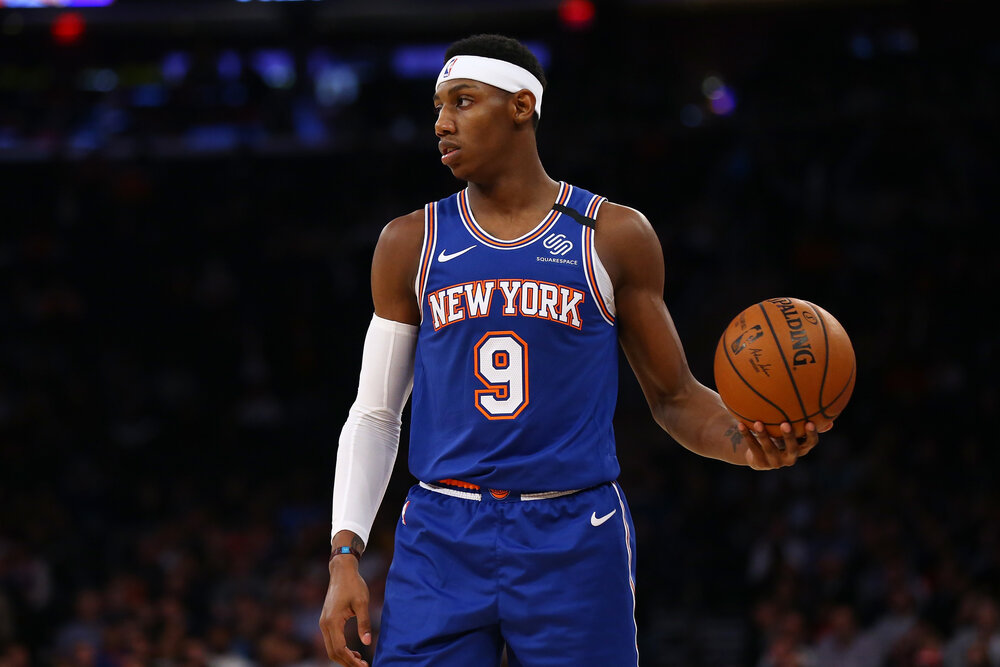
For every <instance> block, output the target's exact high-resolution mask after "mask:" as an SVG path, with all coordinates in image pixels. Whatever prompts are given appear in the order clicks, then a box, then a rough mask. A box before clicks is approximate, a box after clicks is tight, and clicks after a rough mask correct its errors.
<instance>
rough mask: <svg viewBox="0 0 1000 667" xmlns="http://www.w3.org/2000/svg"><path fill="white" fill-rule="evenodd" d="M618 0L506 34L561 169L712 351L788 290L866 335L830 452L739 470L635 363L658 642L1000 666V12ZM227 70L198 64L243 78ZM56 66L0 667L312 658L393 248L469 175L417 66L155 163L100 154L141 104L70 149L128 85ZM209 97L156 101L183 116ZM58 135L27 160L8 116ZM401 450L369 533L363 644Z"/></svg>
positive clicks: (18, 222) (19, 108)
mask: <svg viewBox="0 0 1000 667" xmlns="http://www.w3.org/2000/svg"><path fill="white" fill-rule="evenodd" d="M599 16H600V15H599ZM605 18H607V19H608V21H607V23H606V24H601V23H600V22H598V24H596V25H595V26H594V27H593V28H592V29H591V30H590V31H589V32H582V33H572V34H570V33H566V32H560V31H558V30H554V29H548V28H545V26H539V27H537V28H536V32H535V33H531V34H526V35H522V34H517V33H516V32H515V34H516V36H519V37H522V38H532V37H534V38H538V39H543V40H544V39H548V42H547V43H548V46H549V48H550V50H551V63H550V66H549V78H550V81H551V83H550V90H549V93H548V96H547V97H546V108H547V113H546V118H545V119H544V120H543V121H542V123H541V125H540V126H539V143H540V147H541V152H542V157H543V162H544V163H545V164H546V166H547V168H548V171H549V173H550V174H551V175H552V176H553V177H555V178H561V179H565V180H567V181H569V182H573V183H578V184H579V185H581V186H583V187H586V188H588V189H591V190H593V191H596V192H600V193H602V194H604V195H607V196H609V197H610V198H611V199H612V200H614V201H618V202H621V203H625V204H628V205H631V206H635V207H636V208H639V209H640V210H642V211H643V212H644V213H645V214H646V215H647V217H649V219H650V220H651V221H652V223H653V225H654V227H655V228H656V230H657V233H658V234H659V236H660V239H661V241H662V243H663V249H664V255H665V259H666V266H667V288H666V294H665V298H666V300H667V304H668V306H669V307H670V309H671V313H672V315H673V317H674V319H675V321H676V324H677V327H678V329H679V331H680V334H681V337H682V340H683V341H684V344H685V349H686V352H687V356H688V358H689V361H690V363H691V366H692V369H693V371H694V372H695V375H696V376H697V377H698V378H699V379H700V380H701V381H702V382H704V383H705V384H708V385H713V382H712V377H711V362H712V355H713V353H714V348H715V344H716V341H717V340H718V336H719V334H720V333H721V331H722V329H723V327H724V326H725V325H726V324H727V323H728V321H729V320H730V319H731V318H732V317H733V316H734V315H735V314H736V313H738V312H739V311H740V310H742V309H743V308H744V307H746V306H748V305H750V304H751V303H754V302H755V301H759V300H761V299H764V298H769V297H774V296H796V297H800V298H805V299H808V300H810V301H814V302H815V303H818V304H820V305H822V306H823V307H824V308H826V309H827V310H829V311H830V312H832V313H833V314H834V315H835V316H836V317H837V318H838V320H839V321H840V322H841V323H842V324H843V325H844V326H845V328H846V329H847V331H848V333H849V334H850V335H851V337H852V341H853V342H854V345H855V349H856V352H857V356H858V362H859V366H858V383H857V387H856V389H855V394H854V398H853V399H852V401H851V403H850V405H849V406H848V408H847V409H846V411H845V412H844V414H843V416H842V418H841V419H839V420H838V421H837V424H836V426H835V427H834V429H833V430H832V431H831V432H829V433H828V434H825V435H823V436H822V438H821V442H820V445H819V446H818V447H817V448H816V449H815V450H814V451H813V452H812V453H811V454H810V455H809V456H808V457H806V458H804V459H803V460H802V461H801V462H800V463H799V464H798V465H796V466H795V467H793V468H790V469H786V470H782V471H779V472H770V473H753V472H751V471H749V470H747V469H741V468H735V467H730V466H726V465H724V464H721V463H717V462H714V461H708V460H705V459H700V458H698V457H696V456H694V455H692V454H690V453H688V452H686V451H684V450H682V449H681V448H680V447H678V446H677V445H676V444H674V443H673V442H672V441H671V440H670V438H669V437H668V436H667V435H665V434H664V433H662V432H661V431H659V430H658V429H657V427H656V426H655V424H654V423H653V421H652V419H651V418H650V417H649V415H648V410H647V408H646V405H645V401H644V399H643V397H642V394H641V391H640V390H639V388H638V385H637V383H636V382H635V380H634V379H633V378H632V376H631V372H630V370H629V369H628V367H627V364H625V363H624V361H623V364H622V382H621V389H620V399H619V411H618V416H617V434H618V446H619V458H620V459H621V461H622V466H623V472H622V476H621V482H622V485H623V487H624V489H625V491H626V493H627V494H628V497H629V501H630V504H631V507H632V513H633V516H634V518H635V522H636V531H637V536H638V543H639V565H638V573H637V574H638V576H637V579H638V601H637V604H638V607H637V616H638V619H639V630H640V634H639V643H640V654H641V655H642V656H643V664H646V665H651V666H659V665H663V666H678V667H701V666H705V667H730V666H734V667H735V666H737V665H745V666H747V667H833V666H846V667H853V666H857V667H869V666H870V667H878V666H885V667H938V666H940V667H978V666H986V665H990V666H996V665H1000V490H998V486H997V484H996V483H995V477H996V474H995V471H996V470H998V469H1000V468H998V462H1000V461H998V459H1000V457H998V455H997V454H996V450H994V449H993V448H992V445H990V444H989V442H988V441H991V432H990V431H989V430H988V429H989V428H990V427H991V425H992V421H991V418H993V417H995V415H997V414H998V407H1000V406H998V399H1000V395H998V387H997V384H996V382H995V374H996V371H997V370H998V365H997V342H996V335H995V332H994V331H993V326H992V325H991V324H989V323H985V320H986V319H988V317H989V309H990V308H989V303H991V302H992V299H991V296H992V294H993V289H994V286H995V285H996V284H997V282H998V278H1000V275H998V273H1000V271H998V267H997V261H996V259H995V258H994V257H993V254H994V253H993V252H992V247H991V245H990V243H989V242H988V238H990V236H989V232H990V231H991V230H990V229H989V227H988V225H989V224H991V223H992V222H993V221H995V220H996V219H997V214H998V213H1000V211H998V206H997V203H998V196H997V183H998V182H1000V163H998V159H997V155H1000V131H998V126H997V122H996V119H997V118H998V117H1000V76H998V75H1000V39H998V38H997V37H996V36H995V35H992V34H989V32H988V30H987V28H986V26H985V25H984V23H983V22H981V21H979V20H978V17H976V16H974V15H973V14H971V13H970V12H969V11H965V10H961V7H959V10H956V11H953V12H951V13H950V14H947V15H939V14H937V13H935V12H931V11H917V10H916V9H913V8H912V7H909V6H908V5H905V4H904V5H893V6H891V7H881V8H879V7H875V8H871V7H869V8H867V9H866V8H859V7H855V6H851V7H849V8H846V9H835V8H832V7H831V8H822V9H812V10H808V11H807V10H804V9H798V10H789V11H787V12H781V11H779V10H773V9H772V10H763V9H759V10H732V11H731V12H726V11H718V12H706V13H699V12H691V13H686V12H672V13H664V14H662V15H660V14H654V15H652V16H649V17H646V18H645V20H642V21H636V20H634V19H631V18H630V17H628V16H626V15H624V14H622V15H614V14H613V13H611V12H610V11H609V12H608V14H606V15H605ZM482 28H483V26H478V25H477V26H475V29H477V30H478V29H482ZM465 32H466V31H463V32H462V33H461V34H457V35H450V36H449V38H457V37H459V36H462V35H464V34H465ZM512 32H513V31H512ZM434 37H435V38H436V37H438V35H435V36H434ZM445 41H447V39H445ZM3 48H5V47H2V46H0V52H2V51H3ZM122 48H124V47H122ZM144 48H152V47H150V46H149V45H146V46H145V47H144ZM225 48H228V45H226V44H220V45H218V47H217V49H218V50H219V51H221V50H224V49H225ZM38 52H39V53H44V49H42V48H41V47H39V48H38ZM212 53H216V52H212ZM609 54H614V58H611V57H609ZM216 55H217V53H216ZM123 57H124V56H123ZM130 57H131V56H130ZM52 60H53V62H55V61H57V60H58V61H59V62H58V66H59V67H60V68H72V62H71V59H67V58H64V57H61V56H60V57H57V56H52ZM81 62H83V61H81ZM81 66H82V65H81ZM88 66H89V65H88ZM205 76H206V77H207V78H206V79H204V80H201V81H200V82H194V83H192V82H188V83H186V84H185V83H181V84H178V85H179V86H180V88H179V89H184V87H185V86H188V88H187V90H189V91H200V93H199V95H201V97H199V98H198V99H223V97H224V96H221V93H220V92H219V91H221V88H222V87H223V86H224V85H226V84H225V82H224V81H221V79H220V80H219V81H217V82H216V83H217V84H218V90H215V89H213V85H214V84H213V79H212V76H209V75H207V74H206V75H205ZM220 76H221V75H220ZM304 78H305V77H301V78H300V80H304ZM2 80H3V77H0V83H2ZM67 80H75V79H73V77H69V78H68V79H67ZM59 81H60V80H59V79H58V78H57V79H55V80H53V81H52V82H50V86H51V87H50V88H48V89H46V91H45V95H44V97H45V98H46V99H49V100H60V99H65V100H68V104H69V106H68V107H65V106H64V107H60V109H62V111H57V110H49V109H48V106H47V105H48V104H49V102H39V101H38V100H37V99H35V97H33V94H32V93H30V91H29V92H24V91H21V92H12V89H11V88H10V86H9V85H6V84H5V85H6V87H3V86H0V100H2V102H3V103H2V104H0V158H2V159H0V191H2V209H0V666H2V667H22V666H25V665H56V666H59V667H90V666H96V667H119V666H121V667H125V666H132V665H162V666H164V667H169V666H178V667H180V666H191V667H194V666H198V665H210V666H212V667H242V666H251V665H266V666H279V665H293V666H299V667H304V666H306V665H326V664H328V663H327V661H326V659H325V650H324V648H323V644H322V639H321V637H320V636H319V633H318V625H317V622H318V617H319V612H320V609H321V607H322V603H323V597H324V595H325V592H326V584H327V570H326V566H327V563H326V560H327V554H328V545H329V515H330V512H329V501H330V497H331V490H332V480H333V472H334V471H333V468H334V460H335V456H336V442H337V437H338V434H339V429H340V426H341V424H342V422H343V419H344V418H345V416H346V413H347V409H348V407H349V405H350V403H351V401H352V400H353V396H354V391H355V389H356V380H357V373H358V369H359V367H360V351H361V343H362V340H363V337H364V332H365V330H366V328H367V324H368V321H369V319H370V315H371V302H370V297H369V291H368V277H369V276H368V272H369V269H370V257H371V252H372V249H373V247H374V244H375V241H376V239H377V237H378V233H379V231H380V229H381V226H382V225H384V224H385V223H386V222H387V221H388V220H389V219H391V218H392V217H395V216H396V215H400V214H403V213H406V212H409V211H411V210H414V209H417V208H419V207H420V206H421V205H422V204H423V203H424V202H425V201H428V200H430V199H435V198H440V197H443V196H446V195H448V194H450V193H451V192H452V191H454V190H455V189H457V188H458V187H460V184H458V183H457V182H455V181H454V180H453V179H451V177H450V175H449V174H448V173H447V172H446V171H445V170H443V169H440V168H439V166H438V165H437V162H436V160H435V158H434V155H435V151H434V137H433V135H432V130H431V122H432V115H431V108H430V107H431V105H430V96H429V94H428V91H429V87H430V81H429V80H428V81H417V82H413V81H407V82H399V81H396V80H395V79H394V78H393V74H392V72H391V71H379V70H373V71H372V72H370V74H369V76H368V78H365V79H363V80H361V81H360V83H359V86H360V87H359V89H358V91H357V93H358V95H357V99H356V100H355V101H353V102H350V103H344V104H343V105H342V106H335V107H331V109H330V110H329V115H327V116H323V117H321V118H320V119H319V120H320V122H321V123H326V124H328V129H329V130H330V131H331V132H334V131H336V132H338V133H339V134H338V135H337V136H345V137H347V139H345V141H344V142H342V143H340V142H331V143H323V142H320V143H319V144H312V145H308V146H307V145H303V144H301V139H302V135H300V134H299V135H297V134H296V132H295V131H294V127H295V125H294V123H292V124H291V125H288V126H282V125H281V123H277V124H276V125H272V124H269V122H265V123H263V124H261V125H260V126H259V127H258V129H259V131H260V132H263V133H265V134H266V135H268V136H272V137H278V138H279V139H280V137H281V136H282V132H284V131H288V132H290V133H291V135H293V136H297V137H298V139H297V140H296V141H300V143H295V141H292V142H291V143H288V142H286V143H285V144H283V145H285V149H284V150H282V151H278V152H270V153H268V152H266V151H261V150H255V148H254V146H255V144H253V142H250V143H248V144H245V143H241V142H239V141H237V142H235V143H233V144H224V145H221V146H216V149H214V150H212V151H210V154H202V155H191V154H176V155H172V156H169V155H168V156H165V155H164V154H162V152H157V150H155V146H154V145H153V143H151V142H148V141H137V142H136V143H134V144H131V148H130V150H129V151H126V152H125V153H121V152H115V150H114V142H113V141H112V139H113V138H114V136H116V132H118V133H119V134H121V136H124V137H126V138H129V137H131V138H132V139H136V138H137V137H139V138H141V137H143V136H145V137H147V138H148V137H149V136H152V135H151V134H150V132H153V131H154V130H155V131H156V132H160V131H162V130H163V129H164V127H163V126H162V125H155V124H154V125H149V124H148V123H145V122H131V123H125V124H123V125H121V126H116V127H120V131H118V130H116V131H115V132H111V133H110V134H109V135H108V136H107V137H105V138H106V139H108V142H109V143H106V144H102V143H100V142H97V143H94V144H88V143H84V144H73V137H74V136H76V135H75V134H74V132H73V131H72V128H74V127H77V125H75V124H74V122H75V121H74V120H73V119H74V118H79V117H82V116H88V114H92V113H95V112H98V111H101V110H102V109H103V110H105V111H106V110H107V109H109V108H115V105H117V104H121V99H122V98H121V95H120V94H119V93H116V92H113V91H112V92H106V93H100V92H95V91H94V90H89V91H85V92H79V91H78V92H73V90H72V89H71V88H72V87H71V86H69V87H66V88H63V87H60V86H61V85H62V84H61V83H60V82H59ZM723 87H724V88H725V90H723ZM213 90H215V92H216V93H219V96H215V97H213ZM260 90H261V91H265V93H263V94H262V96H261V97H253V96H251V97H248V98H246V99H244V101H243V102H241V103H240V104H243V105H247V106H248V108H247V109H244V110H242V111H241V110H240V108H237V110H236V112H234V113H237V114H238V115H240V116H241V117H251V116H252V117H255V118H272V119H275V118H278V119H280V118H286V119H288V118H291V119H293V120H294V118H295V117H296V116H295V113H294V109H293V107H294V100H295V99H296V96H297V95H308V94H313V93H314V92H315V89H309V90H307V91H305V92H303V91H302V90H299V89H297V88H296V87H295V86H292V87H291V88H290V89H288V90H285V89H273V90H272V89H268V88H267V87H266V86H262V87H261V88H260ZM267 90H271V92H266V91H267ZM36 92H37V91H36ZM119 92H120V91H119ZM720 97H725V98H726V99H727V100H728V105H727V106H719V105H718V104H716V105H714V106H713V102H718V100H719V99H720ZM191 99H193V98H192V96H191V95H181V96H179V97H177V98H176V100H173V98H171V99H170V100H168V101H166V102H164V106H163V107H162V108H160V109H158V110H157V112H156V117H157V118H161V119H169V122H170V123H173V124H180V125H181V127H180V129H175V130H171V131H170V132H167V133H166V136H169V135H170V134H171V132H175V133H179V134H180V135H183V134H184V132H183V129H184V128H183V123H184V122H186V120H185V119H187V118H193V117H195V116H197V113H194V112H192V111H191V109H192V104H193V103H192V102H191ZM185 100H187V101H185ZM32 105H35V106H32ZM289 105H291V106H289ZM195 106H197V105H195ZM237 106H239V105H237ZM43 107H44V109H46V110H47V111H45V113H47V114H49V115H47V116H46V115H45V114H41V116H40V115H39V113H41V111H40V110H42V109H43ZM122 108H124V107H122ZM66 109H75V110H76V111H74V112H73V113H67V112H66ZM36 111H37V112H39V113H36ZM102 113H103V112H102ZM88 117H89V116H88ZM144 117H145V118H147V120H148V118H149V116H148V115H147V116H144ZM283 127H284V128H285V129H284V130H283V129H282V128H283ZM150 128H152V129H150ZM289 128H292V129H289ZM168 129H169V128H168ZM39 133H41V134H43V135H45V136H47V137H48V139H47V141H50V142H52V143H51V144H46V145H48V146H50V148H51V150H50V151H49V152H48V153H46V155H47V157H45V158H44V159H38V156H37V154H34V153H31V154H30V155H35V157H34V158H31V159H28V158H26V157H25V156H26V155H29V154H28V153H25V152H24V150H23V149H24V145H23V144H17V145H16V146H15V145H14V144H15V143H16V142H14V139H12V138H13V137H17V138H20V139H23V138H25V137H37V136H38V135H39ZM130 133H132V134H130ZM154 134H155V132H154ZM4 137H7V140H6V141H7V143H6V144H4V141H5V139H4ZM20 139H19V141H20ZM29 143H30V142H29ZM12 146H14V148H11V147H12ZM5 147H6V148H7V150H8V152H7V153H4V151H5ZM81 147H82V148H81ZM84 149H85V150H84ZM29 157H30V156H29ZM979 316H983V318H984V323H980V322H979V321H978V318H979ZM405 439H406V432H405V429H404V434H403V446H402V448H401V451H400V455H399V459H398V465H397V470H396V473H395V475H394V477H393V480H392V483H391V484H390V488H389V491H388V493H387V496H386V501H385V503H384V505H383V510H382V512H381V513H380V515H379V517H378V519H377V522H376V526H375V529H374V531H373V535H372V539H371V543H370V545H369V546H368V550H367V551H366V554H365V557H364V559H363V561H362V570H363V573H364V574H365V576H366V578H367V580H368V582H369V585H370V587H371V593H372V606H373V614H374V618H375V622H376V634H377V619H378V611H379V608H380V604H381V591H382V587H383V585H384V577H385V572H386V569H387V567H388V562H389V560H390V558H391V552H392V532H393V530H394V526H395V519H396V516H398V508H399V507H400V506H401V505H402V503H403V501H404V498H405V494H406V489H407V487H408V486H409V485H410V484H412V483H413V482H414V480H413V479H412V478H411V477H410V476H409V474H408V473H407V471H406V469H405V465H404V464H405V458H406V447H405ZM414 622H419V619H414ZM355 641H356V640H355ZM355 648H357V649H358V650H361V651H362V652H363V653H364V654H365V655H367V656H369V657H370V655H371V653H370V651H369V649H367V648H365V647H361V646H360V644H357V643H356V644H355Z"/></svg>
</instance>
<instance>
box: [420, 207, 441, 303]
mask: <svg viewBox="0 0 1000 667" xmlns="http://www.w3.org/2000/svg"><path fill="white" fill-rule="evenodd" d="M426 210H427V213H426V218H425V219H426V221H427V223H426V225H425V227H426V229H425V231H424V236H425V238H424V246H425V247H424V254H423V255H422V256H421V258H420V295H419V298H420V302H422V301H423V300H424V299H423V297H424V293H425V290H426V289H427V274H428V272H429V271H430V268H431V259H432V258H433V256H434V234H435V232H436V231H437V204H436V203H434V204H428V205H427V209H426Z"/></svg>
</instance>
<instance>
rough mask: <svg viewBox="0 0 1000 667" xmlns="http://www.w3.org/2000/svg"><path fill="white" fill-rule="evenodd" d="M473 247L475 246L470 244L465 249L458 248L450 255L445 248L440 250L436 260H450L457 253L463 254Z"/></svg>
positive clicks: (457, 254) (456, 255)
mask: <svg viewBox="0 0 1000 667" xmlns="http://www.w3.org/2000/svg"><path fill="white" fill-rule="evenodd" d="M475 247H476V246H474V245H470V246H469V247H468V248H466V249H465V250H459V251H458V252H453V253H451V254H450V255H449V254H448V251H447V250H442V251H441V254H440V255H438V261H439V262H450V261H451V260H453V259H455V258H456V257H458V256H459V255H464V254H465V253H467V252H469V251H470V250H472V249H473V248H475Z"/></svg>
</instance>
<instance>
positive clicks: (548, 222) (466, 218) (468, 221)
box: [458, 183, 573, 250]
mask: <svg viewBox="0 0 1000 667" xmlns="http://www.w3.org/2000/svg"><path fill="white" fill-rule="evenodd" d="M572 190H573V186H571V185H568V184H566V183H560V184H559V195H558V196H557V197H556V203H558V204H565V203H566V202H567V201H568V200H569V196H570V193H571V191H572ZM458 211H459V215H461V217H462V222H464V223H465V228H466V229H468V230H469V232H470V233H471V234H472V235H473V236H475V237H476V238H477V239H478V240H479V241H481V242H482V243H483V244H484V245H488V246H490V247H493V248H501V249H505V250H509V249H511V248H520V247H521V246H526V245H528V244H529V243H531V242H532V241H535V240H537V239H539V238H540V237H542V236H544V235H545V234H546V232H548V231H549V230H550V229H552V226H553V225H554V224H555V222H556V218H558V217H559V216H560V215H561V213H559V212H558V211H555V210H552V211H549V214H548V215H547V216H545V219H544V220H543V221H542V223H541V224H540V225H539V226H538V228H536V229H535V231H534V232H532V233H531V235H530V236H527V237H523V238H520V239H514V240H513V241H502V240H500V239H495V238H493V237H491V236H487V235H486V234H485V233H484V232H483V231H482V230H481V229H480V228H479V226H478V225H477V224H476V223H475V222H474V218H473V216H472V208H471V207H470V206H469V191H468V190H467V189H466V190H462V191H461V192H460V193H458Z"/></svg>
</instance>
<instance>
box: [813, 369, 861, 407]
mask: <svg viewBox="0 0 1000 667" xmlns="http://www.w3.org/2000/svg"><path fill="white" fill-rule="evenodd" d="M857 368H858V364H857V363H856V362H855V363H854V364H852V365H851V374H850V375H849V376H848V377H847V382H845V383H844V387H843V388H842V389H841V390H840V391H839V392H838V393H837V395H836V396H834V397H833V398H832V399H831V400H830V403H829V404H828V405H823V404H822V403H820V406H819V413H818V414H821V415H823V416H824V417H826V418H827V419H834V418H835V417H837V416H838V415H840V413H839V412H838V413H837V414H835V415H833V416H830V415H828V414H826V409H827V408H828V407H830V406H831V405H833V404H834V403H836V402H837V401H839V400H840V397H841V396H843V395H844V392H845V391H847V388H848V387H850V386H851V382H852V381H853V380H854V373H855V371H856V370H857Z"/></svg>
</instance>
